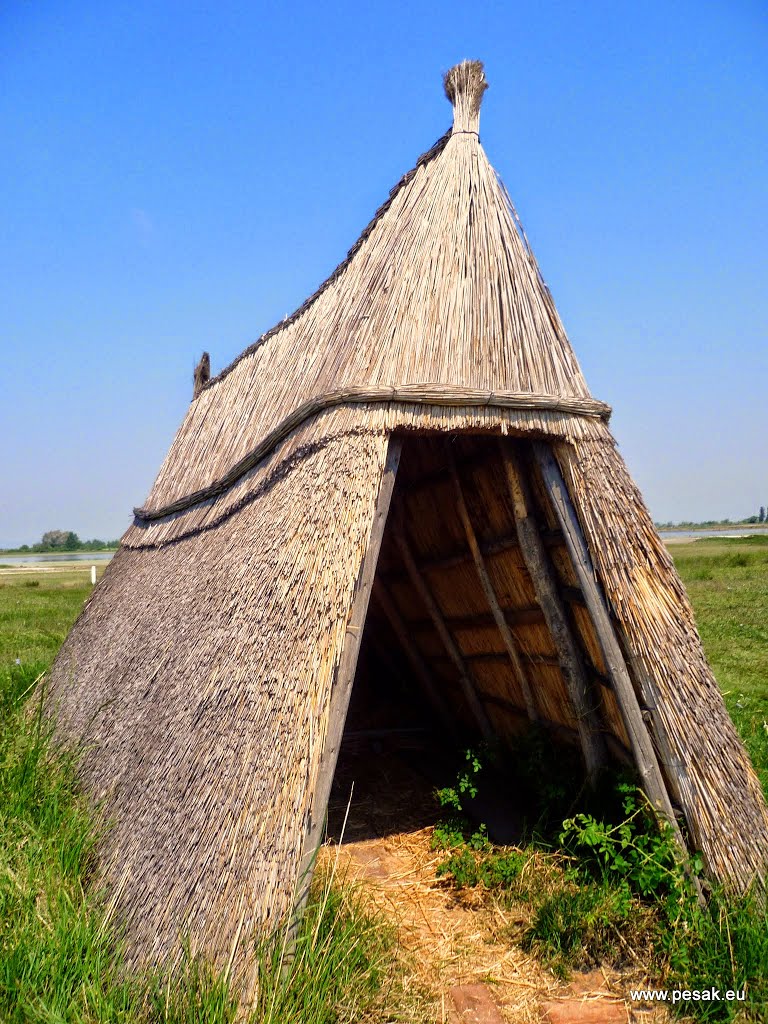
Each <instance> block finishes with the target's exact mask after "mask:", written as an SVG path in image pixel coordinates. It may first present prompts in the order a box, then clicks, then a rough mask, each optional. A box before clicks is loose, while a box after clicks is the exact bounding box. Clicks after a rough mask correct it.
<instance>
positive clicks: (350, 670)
mask: <svg viewBox="0 0 768 1024" xmlns="http://www.w3.org/2000/svg"><path fill="white" fill-rule="evenodd" d="M401 451H402V441H401V440H400V438H399V437H395V436H393V435H390V437H389V445H388V448H387V459H386V463H385V466H384V473H383V475H382V479H381V486H380V487H379V496H378V499H377V501H376V510H375V512H374V515H373V524H372V526H371V534H370V538H369V540H368V547H367V548H366V550H365V553H364V555H363V559H362V563H361V565H360V573H359V575H358V578H357V584H356V586H355V593H354V597H353V598H352V608H351V611H350V615H349V622H348V624H347V628H346V632H345V634H344V640H343V646H342V651H341V659H340V661H339V667H338V669H337V671H336V675H335V677H334V680H333V687H332V689H331V698H330V706H329V708H328V730H327V732H326V736H325V743H324V745H323V752H322V754H321V756H320V766H319V768H318V772H317V780H316V782H315V791H314V793H313V794H312V800H311V805H310V814H309V823H308V827H307V831H306V834H305V838H304V843H303V846H302V853H301V858H300V860H299V876H298V879H297V897H296V902H295V906H294V912H293V919H292V921H291V925H290V928H289V932H288V946H289V947H292V945H293V943H294V942H295V938H296V931H297V928H298V922H299V919H300V918H301V915H302V913H303V911H304V908H305V906H306V903H307V897H308V896H309V883H310V881H311V878H312V869H313V867H314V862H315V858H316V856H317V851H318V848H319V846H320V843H321V841H322V833H323V826H324V824H325V816H326V812H327V810H328V800H329V798H330V795H331V785H332V784H333V776H334V772H335V771H336V762H337V760H338V757H339V748H340V746H341V738H342V735H343V733H344V723H345V721H346V718H347V709H348V707H349V698H350V696H351V694H352V684H353V682H354V680H355V669H356V668H357V658H358V655H359V653H360V643H361V641H362V638H363V629H364V627H365V618H366V615H367V613H368V602H369V600H370V597H371V590H372V588H373V581H374V577H375V575H376V563H377V562H378V560H379V551H380V550H381V541H382V538H383V536H384V528H385V526H386V524H387V516H388V514H389V506H390V504H391V502H392V492H393V490H394V487H395V479H396V477H397V469H398V466H399V464H400V454H401Z"/></svg>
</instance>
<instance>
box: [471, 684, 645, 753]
mask: <svg viewBox="0 0 768 1024" xmlns="http://www.w3.org/2000/svg"><path fill="white" fill-rule="evenodd" d="M483 702H484V703H485V704H490V705H491V706H492V707H493V706H496V707H499V708H501V709H502V710H504V711H506V712H508V713H509V714H511V715H514V716H515V717H516V718H521V719H526V720H527V719H528V715H527V714H526V712H525V711H523V709H522V708H519V707H518V706H517V705H516V704H513V703H512V701H509V700H505V699H504V698H503V697H496V696H495V695H492V694H483ZM538 724H539V725H541V726H543V727H544V728H545V729H549V730H551V731H552V732H554V733H556V734H557V733H559V734H560V735H562V736H563V737H564V738H566V739H568V740H569V741H570V742H571V743H576V744H578V742H579V731H578V729H574V728H573V727H572V726H570V725H564V724H563V723H562V722H553V721H552V719H551V718H542V717H541V716H539V719H538ZM603 739H604V740H605V744H606V746H607V747H608V748H609V749H610V751H611V753H612V754H613V755H614V757H616V759H617V760H618V761H621V762H622V764H626V765H633V764H634V759H633V757H632V751H631V750H629V749H628V748H627V747H625V746H624V744H623V743H622V742H621V740H620V739H617V737H616V736H614V735H613V733H612V732H608V731H607V730H604V731H603Z"/></svg>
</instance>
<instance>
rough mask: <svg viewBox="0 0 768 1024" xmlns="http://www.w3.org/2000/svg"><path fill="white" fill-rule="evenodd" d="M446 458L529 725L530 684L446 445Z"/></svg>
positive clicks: (531, 708) (532, 710) (531, 706)
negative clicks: (521, 693) (518, 685)
mask: <svg viewBox="0 0 768 1024" xmlns="http://www.w3.org/2000/svg"><path fill="white" fill-rule="evenodd" d="M445 452H446V457H447V459H448V469H449V471H450V474H451V479H452V480H453V489H454V493H455V495H456V507H457V509H458V512H459V518H460V519H461V524H462V526H463V527H464V533H465V535H466V538H467V544H468V545H469V550H470V551H471V552H472V561H473V562H474V563H475V570H476V571H477V575H478V578H479V580H480V585H481V586H482V588H483V593H484V594H485V599H486V601H487V602H488V607H489V608H490V609H491V614H492V615H493V620H494V622H495V623H496V626H497V628H498V630H499V633H501V639H502V640H503V641H504V646H505V648H506V650H507V654H508V655H509V660H510V662H511V663H512V669H513V671H514V674H515V676H516V677H517V681H518V683H519V684H520V688H521V690H522V692H523V702H524V703H525V710H526V711H527V712H528V717H529V718H530V719H531V721H532V722H535V721H536V719H537V718H538V717H539V716H538V712H537V711H536V703H535V701H534V699H533V690H532V689H531V683H530V680H529V679H528V673H527V672H526V670H525V668H524V666H523V663H522V660H521V658H520V652H519V651H518V649H517V643H516V642H515V638H514V637H513V636H512V631H511V630H510V628H509V624H508V622H507V620H506V618H505V616H504V612H503V611H502V610H501V605H500V604H499V599H498V597H497V596H496V591H495V590H494V589H493V583H492V582H491V577H490V576H489V575H488V569H487V567H486V564H485V559H484V558H483V555H482V552H481V550H480V545H479V544H478V541H477V534H476V533H475V528H474V526H473V525H472V520H471V519H470V517H469V509H468V508H467V503H466V500H465V498H464V490H463V488H462V486H461V478H460V477H459V471H458V469H457V468H456V460H455V459H454V457H453V452H452V451H451V449H450V442H448V444H446V446H445Z"/></svg>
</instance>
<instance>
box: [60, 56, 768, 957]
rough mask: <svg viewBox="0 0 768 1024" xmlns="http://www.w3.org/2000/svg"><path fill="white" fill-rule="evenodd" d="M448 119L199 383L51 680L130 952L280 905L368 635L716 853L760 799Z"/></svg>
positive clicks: (500, 730) (471, 91)
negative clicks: (293, 296)
mask: <svg viewBox="0 0 768 1024" xmlns="http://www.w3.org/2000/svg"><path fill="white" fill-rule="evenodd" d="M445 87H446V92H447V94H448V96H449V98H450V99H451V100H452V102H453V106H454V123H453V127H452V128H451V129H450V130H449V131H447V132H446V134H445V135H443V136H442V138H440V139H439V140H438V141H437V142H436V143H435V145H434V146H433V147H432V148H431V149H430V150H429V151H428V152H426V153H425V154H424V155H423V156H422V157H420V158H419V160H418V162H417V163H416V166H415V167H414V168H413V170H411V171H409V172H408V173H407V174H406V175H405V176H404V177H403V178H402V180H401V181H400V182H399V183H398V184H397V185H396V186H395V188H394V189H393V190H392V192H391V193H390V196H389V198H388V199H387V201H386V202H385V203H384V205H383V206H382V207H381V208H380V209H379V210H378V212H377V213H376V215H375V216H374V218H373V220H372V221H371V223H370V224H369V225H368V227H367V228H366V229H365V230H364V231H363V233H362V235H361V236H360V238H359V239H358V241H357V242H356V243H355V245H354V246H353V247H352V249H351V250H350V252H349V254H348V256H347V258H346V259H345V260H344V261H343V262H342V263H341V264H340V265H339V266H338V267H337V269H336V270H335V271H334V272H333V273H332V274H331V276H330V277H329V278H328V279H327V281H325V283H324V284H323V285H322V286H321V287H320V288H319V289H318V290H317V292H315V294H314V295H312V296H311V297H310V298H309V299H307V301H306V302H305V303H304V304H303V305H302V306H301V307H300V308H299V309H298V310H297V311H296V312H295V313H294V314H293V315H292V316H290V317H288V318H287V319H285V320H284V321H282V322H281V323H279V324H278V325H277V326H276V327H274V328H273V329H272V330H270V331H268V332H267V333H266V334H265V335H264V336H263V337H262V338H260V339H259V341H258V342H256V343H255V344H254V345H252V346H251V347H250V348H248V349H247V350H246V351H245V352H243V353H242V355H241V356H240V357H239V358H237V359H236V360H235V361H234V362H233V363H232V364H231V365H230V366H228V367H226V369H224V370H223V371H222V372H221V373H219V374H218V376H215V377H212V378H211V379H210V380H208V379H207V374H205V373H203V374H199V375H198V379H196V385H195V396H194V399H193V401H192V403H191V405H190V407H189V410H188V412H187V415H186V417H185V419H184V422H183V423H182V425H181V428H180V430H179V432H178V434H177V436H176V439H175V440H174V442H173V445H172V446H171V449H170V451H169V453H168V455H167V457H166V459H165V462H164V463H163V465H162V467H161V469H160V472H159V474H158V476H157V479H156V481H155V484H154V486H153V487H152V490H151V492H150V494H149V497H148V498H147V500H146V502H145V503H144V505H143V506H142V507H141V508H138V509H136V510H135V519H134V522H133V525H132V526H131V527H130V528H129V529H128V531H127V533H126V534H125V536H124V538H123V541H122V544H121V548H120V550H119V552H118V553H117V555H116V556H115V558H114V560H113V562H112V564H111V566H110V567H109V570H108V572H107V573H106V574H105V576H104V579H103V580H102V582H101V583H100V584H99V586H98V587H97V588H96V590H95V592H94V594H93V596H92V598H91V599H90V600H89V602H88V603H87V605H86V607H85V609H84V611H83V613H82V615H81V616H80V618H79V619H78V621H77V623H76V625H75V627H74V628H73V630H72V632H71V633H70V635H69V637H68V639H67V641H66V643H65V644H64V647H63V648H62V651H61V653H60V655H59V657H58V659H57V661H56V664H55V666H54V668H53V671H52V675H51V684H50V698H51V701H52V702H55V704H56V706H57V708H58V715H59V729H60V732H61V734H62V735H63V736H65V737H67V738H69V739H72V740H84V741H85V742H84V744H83V754H82V765H81V772H82V778H83V782H84V785H85V786H86V788H87V790H88V792H89V793H91V794H92V795H93V797H94V799H95V800H99V801H103V803H104V806H105V808H106V810H107V813H108V814H109V816H110V818H111V819H112V820H113V823H114V824H113V826H112V828H111V830H110V831H109V833H108V836H107V838H106V840H105V842H104V846H103V851H102V852H103V864H104V870H105V871H106V873H107V876H108V878H109V879H110V880H111V882H112V885H113V891H114V896H115V902H116V905H117V908H118V910H119V913H120V915H121V917H122V920H123V921H124V923H125V926H126V929H127V936H128V939H129V942H130V946H131V948H132V949H133V950H134V951H135V953H136V955H138V956H140V957H142V958H150V959H157V958H163V957H168V956H172V955H173V954H174V951H175V950H177V949H178V943H179V936H180V935H182V934H184V933H186V934H188V936H189V939H190V942H191V945H192V948H193V949H197V950H204V951H206V952H207V953H208V954H209V955H211V956H212V957H213V958H214V959H215V960H216V961H217V962H223V963H229V962H231V960H232V958H233V957H234V958H237V957H239V950H240V948H241V947H242V945H243V943H244V942H245V941H246V939H247V938H248V937H250V936H251V934H252V933H253V932H254V930H255V929H257V928H259V927H262V926H264V925H265V924H266V925H269V924H271V923H274V922H277V921H278V920H279V919H281V918H283V916H284V915H286V914H287V913H289V912H290V910H291V905H292V901H293V900H294V899H295V898H296V897H295V893H296V887H297V880H298V879H299V877H300V876H301V875H302V872H303V866H305V865H306V864H308V863H310V861H311V855H312V853H313V851H314V849H315V847H316V846H317V843H318V842H319V840H320V838H321V832H322V823H323V818H324V814H325V809H326V805H327V800H328V793H329V789H330V785H331V780H332V778H333V773H334V766H335V763H336V757H337V753H338V749H339V744H340V740H341V736H342V733H343V728H344V721H345V715H346V711H347V706H348V702H349V698H350V692H351V690H352V688H353V686H354V683H355V675H356V666H357V663H358V653H359V650H360V646H361V642H362V641H363V637H364V636H368V637H370V638H372V639H374V640H376V639H378V641H379V647H381V646H383V647H389V648H397V649H399V651H400V652H401V654H402V655H403V658H404V659H405V661H407V663H408V665H409V666H410V671H411V680H412V687H413V692H414V699H416V695H417V694H418V699H420V700H421V699H423V700H424V701H425V702H427V703H428V705H429V707H430V708H431V709H432V710H431V714H432V716H433V718H434V721H435V722H436V723H439V725H440V728H443V727H444V728H445V729H446V730H448V729H452V730H454V731H456V730H458V731H460V732H463V733H465V734H467V735H469V736H475V737H486V738H487V737H492V738H493V739H494V741H495V742H498V743H502V744H504V743H508V742H510V741H511V740H512V739H513V738H514V737H515V736H516V735H518V734H519V733H520V731H521V730H524V729H526V728H527V727H528V725H529V723H530V722H536V723H538V724H539V727H541V728H544V729H547V730H550V731H551V734H552V737H553V740H556V741H558V742H559V741H563V742H570V743H574V744H577V745H578V747H579V749H580V751H581V753H582V756H583V764H584V772H585V776H586V777H587V778H592V777H594V776H595V775H596V774H597V772H598V771H599V770H600V768H601V766H602V765H603V764H605V763H609V762H611V761H612V760H615V759H624V760H629V761H631V762H633V763H634V764H636V765H637V767H638V769H639V772H640V775H641V778H642V779H643V784H644V786H645V790H646V792H647V794H648V796H649V798H650V799H651V800H652V801H653V802H654V804H655V805H656V806H657V808H658V809H659V812H660V813H661V814H662V815H665V816H666V817H667V818H668V819H669V820H670V821H671V822H674V823H676V827H677V823H679V824H680V826H681V827H680V838H681V841H682V842H685V843H687V844H688V845H689V846H692V847H696V848H699V849H700V850H701V851H702V852H703V855H704V860H705V864H706V870H707V871H708V872H709V874H710V876H712V877H713V878H717V879H723V880H726V881H728V882H731V883H733V884H735V885H738V886H744V885H746V884H748V883H749V882H750V881H751V880H752V879H753V878H754V876H756V875H760V874H761V873H763V872H764V869H765V865H766V859H767V857H768V815H767V814H766V807H765V804H764V802H763V796H762V793H761V790H760V786H759V784H758V781H757V779H756V776H755V774H754V772H753V770H752V767H751V766H750V763H749V760H748V758H747V755H746V754H745V751H744V749H743V747H742V745H741V743H740V742H739V739H738V737H737V734H736V732H735V730H734V727H733V725H732V723H731V721H730V719H729V717H728V714H727V713H726V710H725V708H724V705H723V701H722V698H721V696H720V693H719V691H718V688H717V685H716V683H715V680H714V678H713V676H712V672H711V670H710V668H709V666H708V665H707V662H706V659H705V657H704V654H703V652H702V647H701V643H700V640H699V637H698V635H697V632H696V627H695V624H694V620H693V615H692V612H691V607H690V604H689V602H688V599H687V597H686V594H685V591H684V589H683V587H682V585H681V583H680V580H679V579H678V577H677V575H676V573H675V570H674V568H673V565H672V562H671V560H670V557H669V555H668V554H667V552H666V550H665V548H664V545H663V544H662V542H661V540H660V539H659V537H658V535H657V533H656V531H655V529H654V527H653V524H652V522H651V519H650V517H649V515H648V512H647V510H646V508H645V506H644V504H643V501H642V498H641V496H640V494H639V492H638V490H637V488H636V486H635V485H634V483H633V482H632V480H631V478H630V476H629V474H628V473H627V470H626V468H625V466H624V463H623V461H622V459H621V457H620V455H619V453H618V452H617V450H616V444H615V442H614V440H613V438H612V436H611V433H610V430H609V428H608V418H609V413H610V410H609V408H608V406H606V405H605V404H603V403H602V402H600V401H598V400H596V399H595V398H593V397H592V396H591V395H590V393H589V389H588V387H587V384H586V381H585V380H584V378H583V376H582V373H581V370H580V369H579V365H578V363H577V361H576V358H575V356H574V353H573V351H572V349H571V345H570V343H569V341H568V338H567V336H566V333H565V330H564V328H563V326H562V324H561V322H560V319H559V317H558V314H557V311H556V309H555V307H554V304H553V302H552V298H551V296H550V294H549V291H548V290H547V288H546V285H545V284H544V282H543V280H542V278H541V275H540V273H539V270H538V267H537V265H536V261H535V259H534V257H533V255H532V253H531V250H530V248H529V246H528V243H527V240H526V238H525V235H524V233H523V232H522V229H521V227H520V224H519V221H518V219H517V217H516V215H515V211H514V209H513V207H512V204H511V202H510V200H509V197H508V196H507V193H506V191H505V190H504V187H503V186H502V184H501V182H500V181H499V179H498V177H497V176H496V174H495V173H494V171H493V168H492V167H491V165H490V164H489V162H488V160H487V158H486V155H485V153H484V152H483V149H482V147H481V145H480V140H479V136H478V120H479V109H480V102H481V99H482V96H483V92H484V90H485V88H486V82H485V77H484V75H483V69H482V65H481V64H479V63H478V62H464V63H462V64H460V65H458V66H457V67H455V68H454V69H453V70H451V71H450V72H449V73H448V75H447V76H446V79H445Z"/></svg>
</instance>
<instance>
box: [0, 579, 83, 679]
mask: <svg viewBox="0 0 768 1024" xmlns="http://www.w3.org/2000/svg"><path fill="white" fill-rule="evenodd" d="M97 571H98V570H97ZM101 572H103V569H102V570H101ZM99 575H100V573H99ZM92 590H93V587H92V586H91V582H90V566H86V567H84V568H83V569H77V570H66V571H62V572H56V571H46V572H35V571H34V570H30V572H9V573H3V574H0V666H4V665H9V664H14V663H15V661H16V659H17V658H18V659H19V660H20V662H21V663H22V665H24V666H30V667H34V666H36V667H37V668H38V669H39V670H40V671H43V670H44V669H45V668H47V667H48V665H50V663H51V661H53V658H54V656H55V654H56V652H57V651H58V649H59V647H60V646H61V644H62V642H63V640H64V637H65V636H66V635H67V633H68V632H69V629H70V628H71V626H72V623H73V622H74V621H75V618H76V617H77V615H78V613H79V611H80V609H81V608H82V606H83V602H84V601H85V599H86V598H87V597H88V595H89V594H90V593H91V591H92Z"/></svg>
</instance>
